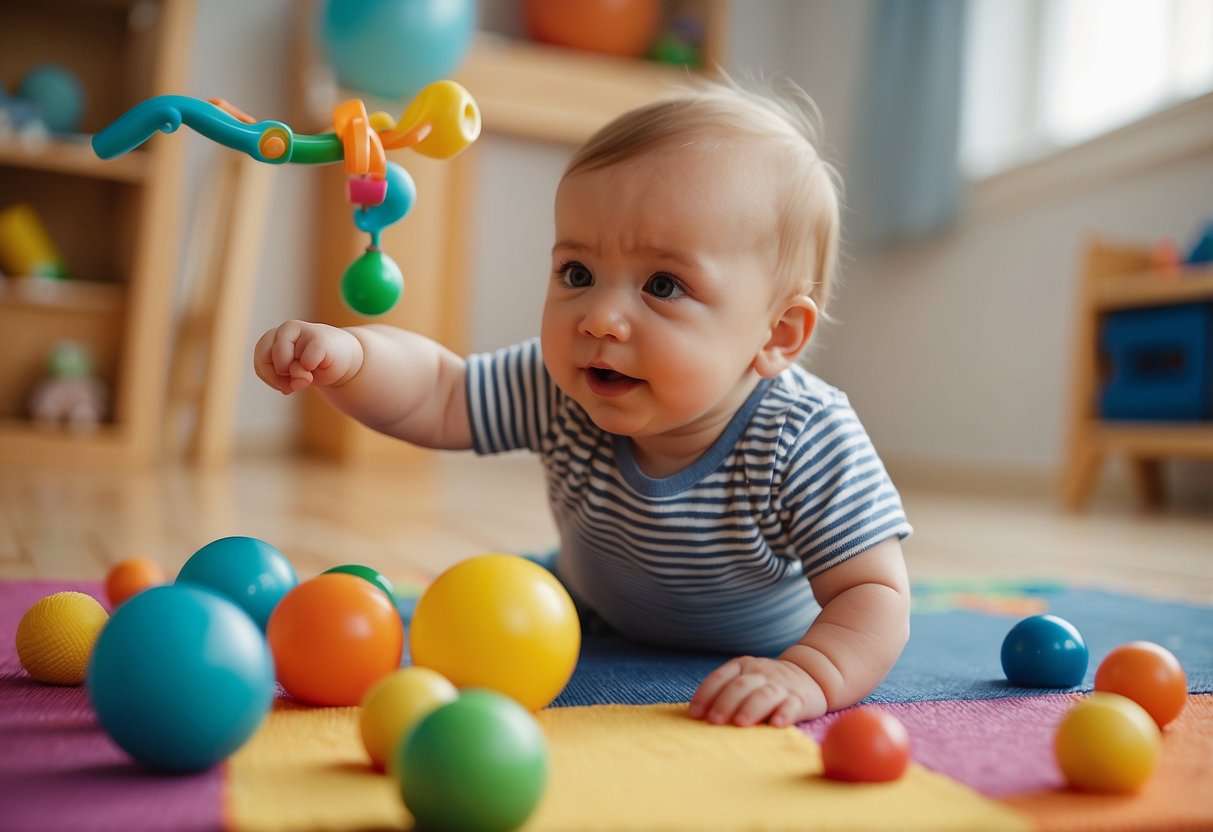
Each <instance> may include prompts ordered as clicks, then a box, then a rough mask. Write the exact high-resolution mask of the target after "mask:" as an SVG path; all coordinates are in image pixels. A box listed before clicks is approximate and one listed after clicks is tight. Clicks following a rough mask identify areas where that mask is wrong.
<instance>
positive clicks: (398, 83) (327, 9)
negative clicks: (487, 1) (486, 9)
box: [320, 0, 476, 99]
mask: <svg viewBox="0 0 1213 832" xmlns="http://www.w3.org/2000/svg"><path fill="white" fill-rule="evenodd" d="M475 28H476V4H475V2H474V0H326V2H325V4H324V7H323V9H322V10H321V15H320V40H321V44H322V46H323V48H324V50H325V53H326V54H327V55H328V59H329V63H330V64H332V67H333V72H334V73H335V74H336V76H337V81H338V83H340V84H341V85H342V86H344V87H348V88H349V89H352V90H355V91H358V92H363V93H368V94H370V95H376V96H380V97H382V98H388V99H411V98H412V97H413V96H415V95H416V94H417V93H418V92H420V91H421V88H422V87H424V86H426V85H427V84H431V83H433V82H434V81H441V80H443V79H444V78H446V77H448V76H449V75H450V74H451V73H453V72H454V71H455V69H456V68H458V66H459V64H460V63H461V62H462V61H463V56H464V54H466V52H467V50H468V47H469V46H470V45H471V42H472V33H473V32H474V31H475Z"/></svg>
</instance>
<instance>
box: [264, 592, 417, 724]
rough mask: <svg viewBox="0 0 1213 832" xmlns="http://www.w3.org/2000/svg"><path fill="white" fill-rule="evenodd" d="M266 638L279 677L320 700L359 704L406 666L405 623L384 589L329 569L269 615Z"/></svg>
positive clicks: (298, 693)
mask: <svg viewBox="0 0 1213 832" xmlns="http://www.w3.org/2000/svg"><path fill="white" fill-rule="evenodd" d="M265 637H266V639H267V640H268V641H269V645H270V651H271V652H272V653H273V654H274V668H275V670H276V671H277V674H278V681H279V682H281V683H282V686H283V687H284V688H286V691H287V693H289V694H290V695H291V696H293V697H295V698H296V699H300V700H302V701H304V702H309V703H311V704H313V705H358V704H360V703H361V702H362V698H363V697H364V696H365V695H366V693H367V691H368V690H370V689H371V687H372V686H373V685H374V684H375V683H376V682H378V681H379V680H380V679H382V678H383V677H384V676H386V675H387V674H389V673H392V672H393V671H395V670H396V669H397V668H399V667H400V656H401V654H402V652H403V650H404V625H403V624H402V623H401V621H400V614H399V613H398V612H397V611H396V607H395V605H394V604H393V603H392V602H391V600H390V599H389V598H388V597H387V595H385V594H384V593H383V591H382V590H381V589H379V588H378V587H376V586H375V585H373V584H371V583H370V582H369V581H365V580H363V579H362V578H359V577H356V576H354V575H349V574H346V573H344V572H330V573H325V574H323V575H319V576H317V577H315V578H312V579H311V580H310V581H304V582H303V583H301V584H299V586H297V587H295V588H294V589H292V590H291V591H290V592H288V593H287V594H286V595H285V596H283V598H282V600H281V601H279V602H278V605H277V606H276V607H275V608H274V611H273V613H271V614H270V620H269V624H268V625H267V626H266V630H265Z"/></svg>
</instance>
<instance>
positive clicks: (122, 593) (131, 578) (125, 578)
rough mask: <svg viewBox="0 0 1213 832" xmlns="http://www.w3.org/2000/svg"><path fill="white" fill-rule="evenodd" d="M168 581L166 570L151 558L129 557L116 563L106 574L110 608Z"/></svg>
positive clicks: (106, 588)
mask: <svg viewBox="0 0 1213 832" xmlns="http://www.w3.org/2000/svg"><path fill="white" fill-rule="evenodd" d="M163 583H167V578H165V576H164V570H163V569H162V568H161V567H160V564H158V563H156V561H154V560H152V559H151V558H127V559H126V560H124V561H120V562H118V563H116V564H114V565H113V566H112V567H111V568H110V571H109V572H108V573H107V574H106V576H105V596H106V597H107V598H109V602H110V608H111V609H117V607H118V605H119V604H121V603H122V602H123V601H125V600H126V599H127V598H130V597H131V596H132V595H137V594H139V593H140V592H142V591H143V590H145V589H151V588H152V587H154V586H160V584H163Z"/></svg>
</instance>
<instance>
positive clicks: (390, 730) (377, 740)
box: [359, 667, 459, 771]
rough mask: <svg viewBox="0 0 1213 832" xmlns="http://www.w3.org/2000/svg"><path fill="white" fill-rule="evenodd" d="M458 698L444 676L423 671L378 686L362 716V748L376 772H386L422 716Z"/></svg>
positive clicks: (393, 676) (365, 703)
mask: <svg viewBox="0 0 1213 832" xmlns="http://www.w3.org/2000/svg"><path fill="white" fill-rule="evenodd" d="M458 698H459V691H458V689H457V688H456V687H455V686H454V685H452V684H451V683H450V682H449V681H447V679H446V678H445V677H444V676H443V675H442V674H441V673H437V672H435V671H433V670H429V669H427V668H424V667H406V668H403V669H402V670H397V671H396V672H395V673H392V674H390V675H388V676H385V677H383V678H382V679H380V680H379V681H378V682H376V683H375V686H374V687H372V688H371V689H370V690H369V691H367V694H366V696H365V697H364V698H363V700H362V712H361V714H360V715H359V728H360V729H361V731H362V744H363V745H364V746H365V747H366V753H367V754H369V755H370V756H371V762H373V763H374V764H375V768H377V769H379V770H380V771H384V770H385V769H386V768H387V763H388V761H390V760H391V759H392V756H393V752H394V751H395V748H396V746H397V745H398V744H399V743H400V740H401V739H403V738H404V736H405V735H406V734H408V732H409V729H410V728H412V727H413V726H414V725H416V724H417V723H418V722H419V721H420V720H421V718H422V717H423V716H426V715H427V714H429V712H430V711H432V710H434V709H435V708H437V707H438V706H440V705H445V704H447V703H448V702H454V701H455V700H456V699H458Z"/></svg>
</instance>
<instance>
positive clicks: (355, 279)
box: [341, 248, 404, 316]
mask: <svg viewBox="0 0 1213 832" xmlns="http://www.w3.org/2000/svg"><path fill="white" fill-rule="evenodd" d="M402 294H404V275H403V274H401V273H400V267H399V266H397V265H396V261H395V260H393V259H392V258H391V257H388V256H387V255H386V254H384V253H383V252H382V251H380V250H379V249H374V248H370V249H367V250H366V251H365V252H363V254H362V256H361V257H359V258H358V259H357V260H355V261H354V262H353V263H350V265H349V268H347V269H346V270H345V274H344V275H342V276H341V297H342V298H343V299H344V300H345V302H346V305H348V306H349V307H350V309H353V310H354V311H355V312H357V313H358V314H359V315H368V316H370V315H382V314H383V313H384V312H386V311H388V310H389V309H391V308H392V307H393V306H395V305H396V302H397V301H398V300H400V296H401V295H402Z"/></svg>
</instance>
